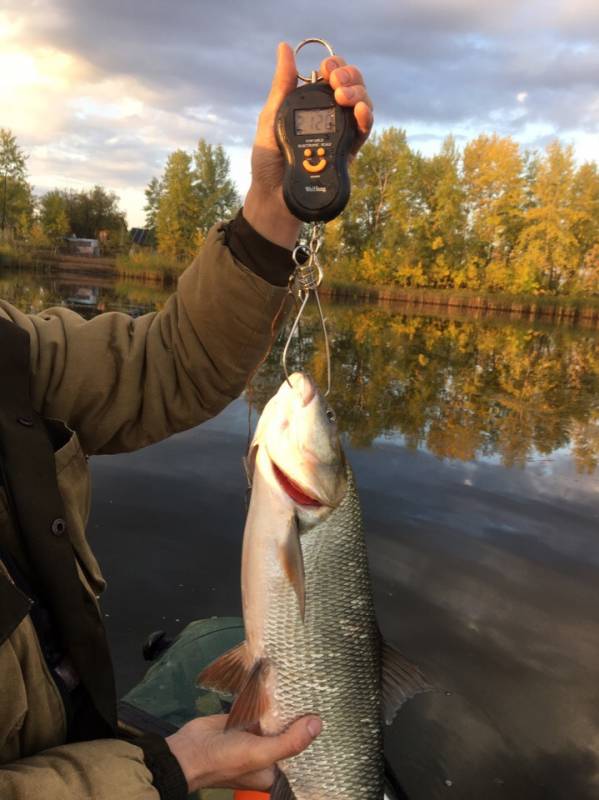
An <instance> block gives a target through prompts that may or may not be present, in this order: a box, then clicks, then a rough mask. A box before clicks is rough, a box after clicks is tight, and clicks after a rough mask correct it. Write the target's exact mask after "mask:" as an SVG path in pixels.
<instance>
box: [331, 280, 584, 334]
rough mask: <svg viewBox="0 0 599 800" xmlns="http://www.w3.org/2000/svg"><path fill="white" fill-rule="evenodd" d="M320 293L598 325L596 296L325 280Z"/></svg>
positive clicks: (339, 297) (370, 300)
mask: <svg viewBox="0 0 599 800" xmlns="http://www.w3.org/2000/svg"><path fill="white" fill-rule="evenodd" d="M320 291H321V293H322V294H323V295H326V296H328V297H331V298H333V299H336V300H361V301H365V302H375V303H385V302H396V303H403V304H406V305H412V306H430V307H431V308H437V309H455V310H463V311H470V310H472V311H477V312H479V313H486V312H493V313H504V314H514V315H517V316H520V317H525V318H529V319H534V318H536V317H544V318H547V319H550V320H552V321H556V322H559V321H560V320H564V319H567V320H569V321H572V322H575V321H578V320H580V321H585V322H586V323H596V324H599V297H581V296H556V295H516V294H506V293H498V294H490V293H484V292H480V293H477V292H473V291H469V290H467V289H406V288H402V287H400V286H367V285H363V284H354V283H338V282H333V283H331V284H328V285H326V280H325V284H323V286H322V287H321V290H320Z"/></svg>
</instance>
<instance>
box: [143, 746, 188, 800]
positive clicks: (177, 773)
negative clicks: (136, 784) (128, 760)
mask: <svg viewBox="0 0 599 800" xmlns="http://www.w3.org/2000/svg"><path fill="white" fill-rule="evenodd" d="M134 744H135V745H137V747H141V749H142V750H143V754H144V761H145V762H146V766H147V768H148V769H149V770H150V772H151V773H152V784H153V785H154V788H155V789H156V791H157V792H158V794H159V795H160V800H186V799H187V796H188V794H189V790H188V788H187V781H186V779H185V775H184V774H183V770H182V769H181V765H180V764H179V762H178V761H177V759H176V758H175V756H174V755H173V754H172V752H171V750H170V748H169V746H168V744H167V743H166V741H165V739H163V738H162V736H158V735H157V734H155V733H144V735H143V736H140V737H139V738H137V739H135V740H134Z"/></svg>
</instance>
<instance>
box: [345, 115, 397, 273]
mask: <svg viewBox="0 0 599 800" xmlns="http://www.w3.org/2000/svg"><path fill="white" fill-rule="evenodd" d="M409 159H410V148H409V147H408V144H407V140H406V134H405V131H402V130H398V129H397V128H387V129H386V130H385V131H384V132H383V133H382V134H381V135H376V134H375V135H374V136H372V137H371V140H370V141H369V142H367V143H366V144H365V145H364V147H363V148H362V150H361V151H360V154H359V155H358V158H357V159H356V161H355V163H354V165H353V167H352V197H351V201H350V205H349V206H348V208H347V210H346V212H345V213H344V216H343V222H342V226H343V231H342V238H343V247H344V251H345V254H346V255H349V256H350V257H351V256H353V257H354V258H356V257H357V258H358V259H360V258H361V262H362V263H361V270H360V271H361V273H362V274H361V277H363V278H364V279H366V280H368V281H371V282H373V283H376V282H385V281H389V280H391V279H392V276H393V272H394V269H395V265H396V253H397V250H398V248H400V247H401V246H402V242H403V240H404V238H405V235H406V228H405V219H406V213H405V211H406V186H407V176H408V172H409Z"/></svg>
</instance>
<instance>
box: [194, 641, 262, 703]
mask: <svg viewBox="0 0 599 800" xmlns="http://www.w3.org/2000/svg"><path fill="white" fill-rule="evenodd" d="M251 669H252V660H251V658H250V657H249V655H248V650H247V644H246V643H245V642H241V644H238V645H237V646H236V647H233V648H232V649H231V650H227V652H226V653H223V655H222V656H219V657H218V658H217V659H216V661H213V662H212V664H209V665H208V666H207V667H206V669H204V670H203V671H202V672H201V673H200V675H199V676H198V680H197V684H198V686H202V687H203V688H204V689H215V690H216V691H217V692H229V693H230V694H239V692H240V691H241V690H242V688H243V686H244V684H245V683H246V681H247V679H248V677H249V675H250V672H251Z"/></svg>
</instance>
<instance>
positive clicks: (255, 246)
mask: <svg viewBox="0 0 599 800" xmlns="http://www.w3.org/2000/svg"><path fill="white" fill-rule="evenodd" d="M242 212H243V209H240V210H239V213H238V214H237V216H236V217H235V218H234V219H232V220H231V222H228V223H227V224H226V225H225V226H224V231H225V243H226V244H227V245H228V247H229V250H230V251H231V252H232V253H233V255H234V256H235V258H236V259H237V260H238V261H241V263H242V264H243V265H244V266H246V267H247V268H248V269H251V270H252V272H254V273H255V274H256V275H259V276H260V277H261V278H264V280H265V281H267V282H268V283H270V284H271V285H273V286H287V283H288V282H289V276H290V275H291V273H292V272H293V268H294V264H293V259H292V258H291V250H288V249H287V248H286V247H281V245H278V244H275V243H274V242H271V241H269V240H268V239H265V238H264V236H262V235H261V234H259V233H258V231H256V230H255V229H254V228H253V227H252V226H251V225H250V223H249V222H248V221H247V220H246V219H245V217H244V216H243V213H242Z"/></svg>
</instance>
